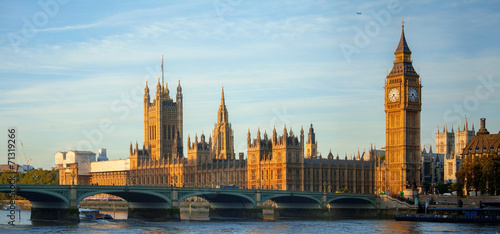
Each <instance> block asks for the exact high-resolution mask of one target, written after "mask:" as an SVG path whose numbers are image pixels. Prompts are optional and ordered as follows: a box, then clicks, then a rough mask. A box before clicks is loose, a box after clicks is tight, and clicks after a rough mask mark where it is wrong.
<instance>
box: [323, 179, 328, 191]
mask: <svg viewBox="0 0 500 234" xmlns="http://www.w3.org/2000/svg"><path fill="white" fill-rule="evenodd" d="M326 185H327V183H326V181H324V182H323V192H325V193H326Z"/></svg>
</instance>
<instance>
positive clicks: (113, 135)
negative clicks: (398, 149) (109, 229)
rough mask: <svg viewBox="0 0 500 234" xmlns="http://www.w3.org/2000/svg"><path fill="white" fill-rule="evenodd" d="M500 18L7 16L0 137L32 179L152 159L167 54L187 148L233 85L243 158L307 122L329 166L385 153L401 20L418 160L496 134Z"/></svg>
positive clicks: (274, 7) (18, 9)
mask: <svg viewBox="0 0 500 234" xmlns="http://www.w3.org/2000/svg"><path fill="white" fill-rule="evenodd" d="M498 9H500V2H498V1H472V0H468V1H453V2H452V1H401V2H399V1H386V0H383V1H343V2H340V1H285V0H281V1H280V0H278V1H272V2H267V1H248V0H208V1H189V3H185V2H183V1H170V2H166V1H148V2H142V1H141V2H136V1H130V2H126V1H106V2H101V1H92V2H88V1H70V0H64V1H56V0H42V1H0V35H1V36H0V118H1V129H4V131H6V130H7V129H8V128H9V127H12V126H14V127H16V128H17V129H18V132H19V135H18V136H19V139H21V140H22V141H23V143H24V149H25V152H26V154H27V155H28V156H29V157H31V158H32V159H33V163H34V166H35V167H43V168H50V167H53V165H54V154H55V153H56V152H57V151H65V150H70V149H76V148H78V149H79V150H88V149H90V150H93V151H95V152H97V150H98V149H99V148H107V150H108V157H109V158H110V159H119V158H127V157H128V148H129V144H130V142H134V143H135V142H136V141H138V142H139V144H140V145H142V142H143V92H144V86H145V83H146V80H148V81H149V84H150V89H151V90H155V86H156V82H157V79H158V77H160V76H161V72H160V64H161V57H162V54H164V55H165V61H164V63H165V81H166V82H168V87H169V89H170V91H171V96H173V95H175V88H176V86H177V82H178V81H179V80H180V82H181V85H182V88H183V95H184V145H185V144H186V140H187V136H188V135H190V136H191V137H194V135H195V134H196V133H197V134H198V135H199V134H201V133H202V132H204V133H205V134H211V132H212V130H213V126H214V123H215V121H216V120H217V116H216V115H217V110H218V106H219V104H220V94H221V86H222V85H224V90H225V97H226V105H227V108H228V111H229V120H230V122H231V123H232V126H233V130H234V138H235V142H234V144H235V150H236V152H235V153H236V154H237V153H238V152H245V153H246V133H247V131H248V129H250V131H251V134H252V137H255V136H256V132H257V129H258V128H260V129H261V131H262V132H264V131H267V132H268V133H270V132H271V131H272V128H273V126H276V128H277V130H278V132H281V130H282V129H283V125H284V124H286V125H287V128H288V129H290V127H291V128H292V130H293V131H294V133H297V134H298V133H299V131H300V128H301V126H304V128H305V130H306V134H307V129H308V127H309V125H310V124H311V123H312V124H313V125H314V127H315V132H316V139H317V141H318V147H319V152H320V153H322V154H323V155H326V154H328V152H329V151H330V149H331V150H332V152H333V153H334V154H337V153H338V154H339V155H341V156H343V155H345V154H347V155H352V154H355V153H356V152H357V150H358V148H359V150H360V151H363V150H367V149H369V148H370V144H372V143H373V144H374V145H376V146H377V148H380V147H383V146H384V145H385V113H384V89H383V86H384V80H385V77H386V73H387V71H388V70H390V69H391V68H392V63H393V59H394V54H393V53H394V50H395V48H396V46H397V44H398V41H399V38H400V34H401V19H402V18H403V17H404V21H405V34H406V39H407V41H408V43H409V46H410V49H411V50H412V58H413V65H414V67H415V69H417V70H419V72H420V76H421V79H422V84H423V91H422V92H423V93H422V102H423V104H422V113H421V121H422V124H421V141H422V146H424V145H425V146H426V148H428V147H429V145H435V143H434V139H435V137H434V136H435V133H436V128H437V126H438V125H439V126H440V127H441V128H442V126H444V125H446V124H447V125H448V128H449V129H450V128H451V127H452V126H453V127H454V129H455V130H456V126H457V124H460V125H461V126H463V124H464V122H465V120H464V117H465V115H467V118H468V121H469V124H472V123H474V124H475V126H476V130H477V129H478V128H479V126H478V125H479V118H481V117H485V118H487V128H488V130H489V131H490V132H492V133H496V132H498V131H499V130H500V113H499V108H498V106H499V102H500V78H499V76H498V65H499V64H500V57H499V56H498V54H499V53H500V43H499V41H500V35H499V33H500V32H499V31H498V28H500V13H499V12H498ZM356 12H361V14H357V13H356ZM346 48H349V50H346ZM1 138H2V139H4V140H3V142H4V143H3V144H0V150H2V151H4V152H5V151H6V146H7V134H3V135H2V137H1ZM18 147H19V146H18ZM4 161H5V163H6V162H7V157H6V158H5V160H4Z"/></svg>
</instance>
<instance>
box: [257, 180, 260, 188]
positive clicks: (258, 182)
mask: <svg viewBox="0 0 500 234" xmlns="http://www.w3.org/2000/svg"><path fill="white" fill-rule="evenodd" d="M257 184H258V185H259V186H258V187H257V188H258V189H260V178H259V179H257Z"/></svg>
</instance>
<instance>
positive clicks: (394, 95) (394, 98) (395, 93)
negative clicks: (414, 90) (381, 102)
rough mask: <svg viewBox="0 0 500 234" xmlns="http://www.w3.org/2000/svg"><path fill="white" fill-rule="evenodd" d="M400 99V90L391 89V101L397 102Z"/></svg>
mask: <svg viewBox="0 0 500 234" xmlns="http://www.w3.org/2000/svg"><path fill="white" fill-rule="evenodd" d="M398 99H399V90H398V89H396V88H393V89H391V91H389V101H391V102H395V101H397V100H398Z"/></svg>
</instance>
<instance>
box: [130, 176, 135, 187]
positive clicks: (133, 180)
mask: <svg viewBox="0 0 500 234" xmlns="http://www.w3.org/2000/svg"><path fill="white" fill-rule="evenodd" d="M130 181H131V182H132V185H134V184H135V183H134V182H135V178H134V177H132V178H130Z"/></svg>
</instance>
